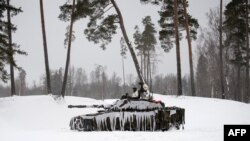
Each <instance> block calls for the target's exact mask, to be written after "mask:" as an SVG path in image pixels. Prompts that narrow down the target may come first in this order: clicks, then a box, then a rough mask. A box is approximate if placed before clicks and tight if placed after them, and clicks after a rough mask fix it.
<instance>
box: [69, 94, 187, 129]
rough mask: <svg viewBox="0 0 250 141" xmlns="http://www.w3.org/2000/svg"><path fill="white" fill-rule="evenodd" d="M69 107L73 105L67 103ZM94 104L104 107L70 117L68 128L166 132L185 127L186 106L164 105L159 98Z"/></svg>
mask: <svg viewBox="0 0 250 141" xmlns="http://www.w3.org/2000/svg"><path fill="white" fill-rule="evenodd" d="M72 107H74V106H69V108H72ZM76 107H79V106H76ZM80 107H81V108H84V107H86V106H80ZM87 107H88V106H87ZM94 107H98V108H103V110H100V111H98V112H97V113H95V114H86V115H80V116H76V117H73V118H72V119H71V121H70V128H71V130H77V131H115V130H118V131H157V130H162V131H165V130H168V129H169V128H172V127H174V128H176V129H180V128H182V129H184V123H185V120H184V119H185V109H183V108H179V107H165V105H164V103H162V102H160V101H152V100H144V99H130V98H126V99H122V100H117V101H116V102H115V103H114V104H112V105H110V106H103V105H94Z"/></svg>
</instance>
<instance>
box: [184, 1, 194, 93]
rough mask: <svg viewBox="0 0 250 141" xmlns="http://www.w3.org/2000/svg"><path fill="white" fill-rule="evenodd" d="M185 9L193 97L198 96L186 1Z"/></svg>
mask: <svg viewBox="0 0 250 141" xmlns="http://www.w3.org/2000/svg"><path fill="white" fill-rule="evenodd" d="M183 7H184V17H185V26H186V33H187V41H188V52H189V67H190V79H191V92H192V96H196V93H195V84H194V70H193V54H192V44H191V37H190V30H189V21H188V16H187V5H186V0H183Z"/></svg>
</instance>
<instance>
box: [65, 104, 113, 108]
mask: <svg viewBox="0 0 250 141" xmlns="http://www.w3.org/2000/svg"><path fill="white" fill-rule="evenodd" d="M107 107H109V105H68V108H104V109H106V108H107Z"/></svg>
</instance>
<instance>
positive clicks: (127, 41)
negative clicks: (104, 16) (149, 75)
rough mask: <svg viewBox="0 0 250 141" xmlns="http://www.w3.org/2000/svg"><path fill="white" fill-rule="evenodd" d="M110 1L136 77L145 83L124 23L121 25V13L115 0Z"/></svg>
mask: <svg viewBox="0 0 250 141" xmlns="http://www.w3.org/2000/svg"><path fill="white" fill-rule="evenodd" d="M110 1H111V3H112V4H113V6H114V8H115V10H116V12H117V14H118V17H119V24H120V27H121V30H122V34H123V37H124V39H125V41H126V44H127V46H128V49H129V51H130V54H131V56H132V59H133V61H134V65H135V69H136V72H137V75H138V77H139V79H140V81H141V82H142V83H145V81H144V79H143V77H142V73H141V69H140V66H139V62H138V60H137V58H136V55H135V52H134V49H133V47H132V45H131V43H130V41H129V39H128V35H127V33H126V29H125V26H124V23H123V17H122V14H121V11H120V9H119V7H118V6H117V4H116V2H115V0H110Z"/></svg>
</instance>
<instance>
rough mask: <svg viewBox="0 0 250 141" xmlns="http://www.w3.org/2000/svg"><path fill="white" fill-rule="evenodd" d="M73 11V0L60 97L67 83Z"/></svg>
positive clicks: (63, 94)
mask: <svg viewBox="0 0 250 141" xmlns="http://www.w3.org/2000/svg"><path fill="white" fill-rule="evenodd" d="M74 12H75V0H73V5H72V7H71V18H70V29H69V41H68V51H67V59H66V66H65V72H64V77H63V84H62V91H61V95H62V97H64V96H65V91H66V85H67V78H68V70H69V62H70V51H71V39H72V30H73V23H74V18H75V16H74Z"/></svg>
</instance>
